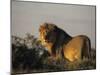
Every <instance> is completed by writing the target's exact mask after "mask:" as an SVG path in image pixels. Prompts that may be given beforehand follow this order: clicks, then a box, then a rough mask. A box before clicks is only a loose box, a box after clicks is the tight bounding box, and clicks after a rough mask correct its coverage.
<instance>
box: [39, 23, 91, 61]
mask: <svg viewBox="0 0 100 75" xmlns="http://www.w3.org/2000/svg"><path fill="white" fill-rule="evenodd" d="M39 32H40V36H39V39H40V41H41V42H42V45H43V46H45V47H46V48H47V49H48V52H49V53H50V55H51V56H53V57H54V58H55V57H56V58H57V57H58V56H60V57H61V56H63V57H64V58H65V59H67V60H69V61H70V62H73V61H76V60H81V59H82V58H83V57H88V58H89V57H90V50H91V45H90V40H89V38H88V37H87V36H84V35H79V36H76V37H71V36H70V35H68V34H67V33H66V32H65V31H64V30H62V29H60V28H59V27H57V26H56V25H55V24H51V23H44V24H42V25H41V26H40V28H39Z"/></svg>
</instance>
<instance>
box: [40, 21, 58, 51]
mask: <svg viewBox="0 0 100 75" xmlns="http://www.w3.org/2000/svg"><path fill="white" fill-rule="evenodd" d="M56 28H57V26H56V25H54V24H51V23H43V24H41V25H40V28H39V40H40V41H41V43H42V45H44V46H45V47H47V49H49V50H51V47H52V46H53V44H54V42H55V40H56V38H54V37H55V36H56V35H57V34H56Z"/></svg>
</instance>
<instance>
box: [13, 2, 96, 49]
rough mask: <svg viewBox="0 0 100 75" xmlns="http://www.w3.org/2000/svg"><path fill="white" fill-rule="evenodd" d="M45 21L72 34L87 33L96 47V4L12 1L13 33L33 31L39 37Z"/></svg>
mask: <svg viewBox="0 0 100 75" xmlns="http://www.w3.org/2000/svg"><path fill="white" fill-rule="evenodd" d="M44 22H49V23H54V24H56V25H57V26H58V27H60V28H62V29H63V30H65V31H66V32H67V33H68V34H70V35H71V36H77V35H87V36H88V37H89V38H90V40H91V45H92V47H93V48H95V35H96V34H95V24H96V23H95V6H83V5H69V4H53V3H37V2H20V1H17V2H16V1H13V2H12V25H11V28H12V35H16V36H19V37H25V33H31V34H32V35H34V36H36V37H38V35H39V31H38V30H39V26H40V24H42V23H44Z"/></svg>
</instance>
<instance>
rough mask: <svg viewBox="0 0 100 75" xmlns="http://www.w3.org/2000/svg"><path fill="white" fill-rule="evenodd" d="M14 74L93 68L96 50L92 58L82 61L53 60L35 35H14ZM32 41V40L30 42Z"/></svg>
mask: <svg viewBox="0 0 100 75" xmlns="http://www.w3.org/2000/svg"><path fill="white" fill-rule="evenodd" d="M12 39H13V40H12V74H20V73H21V74H23V73H43V72H57V71H73V70H91V69H95V68H96V51H95V50H94V49H91V59H90V60H88V59H87V58H84V59H83V60H82V61H80V62H74V63H71V62H68V61H66V60H65V59H59V60H53V59H50V58H49V54H48V52H47V51H46V50H45V48H44V47H42V46H41V44H40V42H39V41H38V40H37V38H35V37H34V36H30V35H28V36H27V37H26V38H24V39H22V38H19V37H15V36H13V37H12ZM30 41H31V42H30Z"/></svg>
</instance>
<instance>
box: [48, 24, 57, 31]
mask: <svg viewBox="0 0 100 75" xmlns="http://www.w3.org/2000/svg"><path fill="white" fill-rule="evenodd" d="M48 28H49V29H50V30H55V29H56V28H57V26H56V25H54V24H49V25H48Z"/></svg>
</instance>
